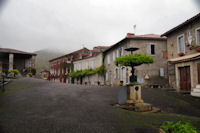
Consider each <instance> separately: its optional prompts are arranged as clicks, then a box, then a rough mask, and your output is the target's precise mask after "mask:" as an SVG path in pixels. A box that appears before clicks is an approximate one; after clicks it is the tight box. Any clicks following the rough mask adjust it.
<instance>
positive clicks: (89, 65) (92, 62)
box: [73, 53, 104, 85]
mask: <svg viewBox="0 0 200 133" xmlns="http://www.w3.org/2000/svg"><path fill="white" fill-rule="evenodd" d="M102 57H103V56H102V53H98V54H97V55H94V56H89V57H86V58H84V59H81V60H77V61H74V62H73V64H74V71H75V72H76V71H83V70H95V69H97V68H99V67H101V65H102V64H103V62H102ZM74 83H75V84H85V85H104V76H103V75H99V74H98V73H95V74H91V75H88V76H83V77H79V78H75V79H74Z"/></svg>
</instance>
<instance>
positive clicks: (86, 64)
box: [85, 61, 88, 69]
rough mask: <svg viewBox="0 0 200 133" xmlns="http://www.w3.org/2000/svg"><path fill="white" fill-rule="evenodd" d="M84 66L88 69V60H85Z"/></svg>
mask: <svg viewBox="0 0 200 133" xmlns="http://www.w3.org/2000/svg"><path fill="white" fill-rule="evenodd" d="M85 68H86V69H88V61H86V62H85Z"/></svg>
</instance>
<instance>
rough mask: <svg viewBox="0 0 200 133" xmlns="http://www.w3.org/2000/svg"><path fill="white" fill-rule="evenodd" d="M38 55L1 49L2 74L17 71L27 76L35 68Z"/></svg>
mask: <svg viewBox="0 0 200 133" xmlns="http://www.w3.org/2000/svg"><path fill="white" fill-rule="evenodd" d="M35 58H36V54H34V53H29V52H24V51H19V50H16V49H9V48H0V73H2V72H4V73H6V74H8V73H9V71H10V70H12V69H17V70H18V71H19V72H20V73H21V74H26V73H28V72H30V71H31V68H32V67H35Z"/></svg>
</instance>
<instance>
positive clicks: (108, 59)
mask: <svg viewBox="0 0 200 133" xmlns="http://www.w3.org/2000/svg"><path fill="white" fill-rule="evenodd" d="M107 63H108V64H110V55H108V57H107Z"/></svg>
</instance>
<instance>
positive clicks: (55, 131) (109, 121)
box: [0, 78, 200, 133]
mask: <svg viewBox="0 0 200 133" xmlns="http://www.w3.org/2000/svg"><path fill="white" fill-rule="evenodd" d="M170 94H171V93H170ZM143 96H144V100H145V101H146V102H147V101H148V102H149V103H153V105H155V106H157V107H160V108H161V109H162V110H163V111H164V113H157V114H151V113H147V114H143V113H135V112H132V111H127V110H122V109H118V108H114V107H113V106H111V104H114V103H116V102H117V88H114V87H99V86H79V85H66V84H60V83H53V82H49V81H45V80H40V79H34V78H21V79H17V80H15V81H12V82H11V83H9V84H8V85H7V86H6V92H5V93H4V94H2V93H1V94H0V133H157V132H158V128H159V126H160V125H161V124H162V123H163V121H166V120H173V121H177V120H190V121H191V122H192V123H193V124H194V125H195V126H196V125H197V126H198V123H200V118H199V117H198V116H199V114H200V110H199V109H200V107H199V106H200V105H199V101H198V100H199V99H197V100H196V101H195V103H193V102H192V100H193V98H191V97H188V96H183V95H178V94H176V93H172V96H169V94H168V92H164V91H160V90H156V91H155V90H151V89H145V90H143ZM154 96H155V97H154ZM180 98H181V100H179V99H180ZM185 99H186V100H185ZM174 100H175V102H173V101H174ZM177 100H178V101H177ZM191 103H192V104H191ZM179 107H181V109H179ZM188 107H190V108H191V110H190V112H189V111H188V112H187V110H189V109H188ZM183 109H185V110H183ZM181 110H182V111H181ZM176 113H179V114H184V115H179V114H176ZM197 128H200V127H197Z"/></svg>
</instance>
